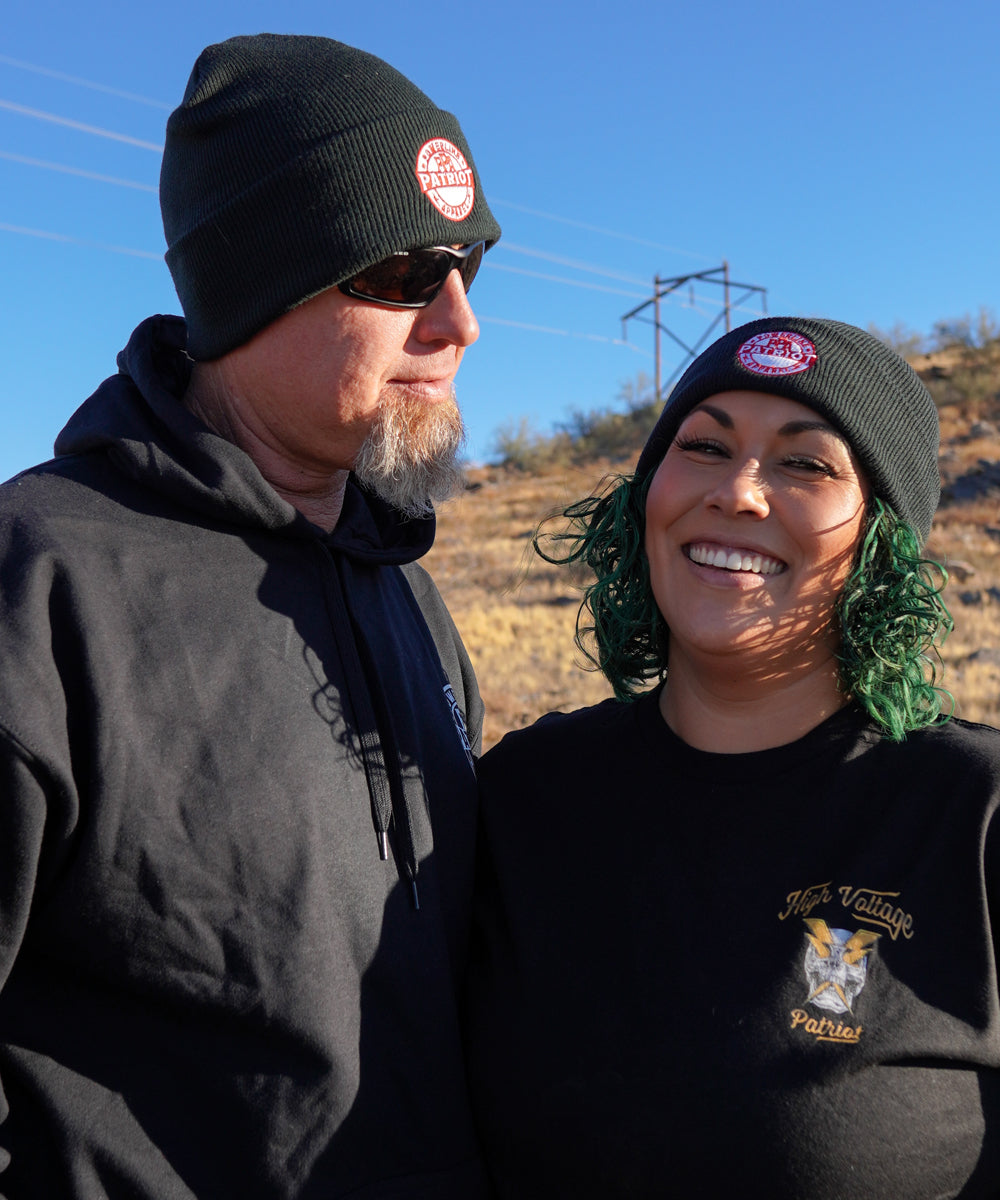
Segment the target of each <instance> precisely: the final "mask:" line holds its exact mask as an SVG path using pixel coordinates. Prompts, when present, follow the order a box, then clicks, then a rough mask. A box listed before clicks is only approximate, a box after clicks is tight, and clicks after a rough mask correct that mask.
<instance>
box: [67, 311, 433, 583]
mask: <svg viewBox="0 0 1000 1200" xmlns="http://www.w3.org/2000/svg"><path fill="white" fill-rule="evenodd" d="M186 341H187V330H186V326H185V323H184V321H183V319H182V318H181V317H172V316H156V317H150V318H148V320H145V321H143V322H142V324H141V325H139V326H138V327H137V328H136V330H135V331H134V333H133V334H132V336H131V338H130V339H129V342H128V345H127V346H126V347H125V349H124V350H122V351H121V353H120V354H119V355H118V374H117V375H112V376H111V377H110V378H108V379H106V380H105V381H104V382H103V383H102V384H101V385H100V387H98V389H97V390H96V391H95V392H94V394H93V395H92V396H90V397H89V398H88V399H87V400H85V401H84V402H83V404H82V405H81V406H80V408H78V409H77V411H76V412H75V413H74V414H73V416H72V417H70V419H69V421H68V422H67V423H66V426H65V428H64V429H63V430H62V431H61V432H60V434H59V436H58V437H57V438H56V442H55V452H56V454H57V455H59V456H64V455H78V454H90V453H95V452H103V453H106V454H107V455H108V456H109V458H110V459H111V461H112V462H113V463H114V464H115V466H116V467H117V468H118V469H119V470H120V471H122V472H123V473H124V474H126V475H128V476H129V477H131V478H133V479H135V480H137V481H138V482H141V483H142V485H143V486H144V487H146V488H149V489H151V490H152V491H154V492H159V493H161V494H162V495H164V496H166V497H168V498H169V499H171V500H172V501H173V502H175V503H179V504H182V505H183V506H184V507H186V508H188V509H190V510H192V511H194V512H197V513H199V514H201V515H202V516H204V517H207V518H209V519H210V520H213V521H222V522H224V523H227V524H233V525H238V526H244V527H250V528H256V529H267V530H273V531H285V532H286V533H288V534H289V535H290V536H292V537H317V536H323V537H325V538H326V540H328V541H329V543H330V545H331V547H333V548H335V549H337V550H339V551H341V552H342V553H344V554H346V555H347V556H348V557H350V558H352V559H355V560H358V561H362V562H368V563H372V564H385V565H391V564H402V563H407V562H413V561H415V560H416V559H418V558H420V557H421V556H422V555H423V554H426V553H427V551H428V550H429V549H430V548H431V545H432V544H433V542H434V531H435V520H434V517H433V516H428V517H420V518H416V519H414V518H408V517H404V516H403V515H402V514H401V513H399V512H398V511H396V510H395V509H393V508H391V507H390V506H389V505H387V504H386V503H385V502H384V501H382V500H380V499H379V497H377V496H375V495H373V494H372V493H371V492H369V491H367V490H366V489H363V488H362V487H361V486H360V485H359V484H358V483H357V481H356V480H355V479H354V477H353V475H352V476H351V478H350V480H349V481H348V485H347V490H346V494H345V497H344V507H343V510H342V512H341V516H340V520H339V521H338V523H337V527H336V528H335V529H334V530H333V532H332V533H331V534H329V535H321V534H320V532H319V531H318V529H317V527H316V526H315V525H313V524H312V523H311V522H309V521H308V520H307V519H306V518H305V517H303V516H302V514H301V513H299V512H298V511H297V510H296V509H295V508H294V506H293V505H291V504H289V503H288V501H287V500H284V499H282V497H281V496H279V495H278V493H277V492H276V491H275V490H274V489H273V488H272V487H271V485H270V484H269V483H268V482H267V480H266V479H265V478H264V477H263V475H261V473H260V471H259V470H258V469H257V467H256V466H255V465H254V462H253V460H252V459H251V458H250V457H249V455H247V454H246V453H245V452H244V451H243V450H241V449H240V448H239V447H238V446H236V445H234V444H233V443H232V442H229V441H227V440H226V439H225V438H223V437H220V436H219V434H217V433H215V432H213V431H212V430H211V429H209V428H208V427H207V426H206V425H204V424H203V423H202V422H201V421H200V420H199V419H198V418H197V417H195V416H194V415H193V414H192V413H191V412H189V411H188V409H187V408H186V407H185V406H184V404H183V403H182V402H181V398H182V397H183V395H184V392H185V390H186V388H187V385H188V381H189V379H190V377H191V366H192V364H191V360H190V359H189V358H188V356H187V354H186V352H185V345H186Z"/></svg>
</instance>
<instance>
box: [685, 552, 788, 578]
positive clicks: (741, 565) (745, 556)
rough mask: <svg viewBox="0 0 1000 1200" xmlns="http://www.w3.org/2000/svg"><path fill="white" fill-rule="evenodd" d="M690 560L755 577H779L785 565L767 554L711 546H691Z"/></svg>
mask: <svg viewBox="0 0 1000 1200" xmlns="http://www.w3.org/2000/svg"><path fill="white" fill-rule="evenodd" d="M688 558H690V559H691V561H692V562H696V563H700V564H701V565H702V566H706V567H721V568H722V569H723V570H726V571H752V572H753V573H754V574H755V575H777V574H778V573H779V572H780V571H783V570H784V569H785V564H784V563H783V562H781V561H780V560H779V559H777V558H768V556H767V555H766V554H755V553H751V552H750V551H749V550H745V551H741V550H721V549H714V548H713V547H710V546H689V547H688Z"/></svg>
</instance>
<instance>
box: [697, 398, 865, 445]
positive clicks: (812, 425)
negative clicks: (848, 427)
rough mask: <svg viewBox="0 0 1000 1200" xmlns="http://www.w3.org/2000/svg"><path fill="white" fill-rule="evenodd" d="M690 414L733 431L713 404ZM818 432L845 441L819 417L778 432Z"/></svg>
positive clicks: (730, 420)
mask: <svg viewBox="0 0 1000 1200" xmlns="http://www.w3.org/2000/svg"><path fill="white" fill-rule="evenodd" d="M691 412H692V413H696V412H703V413H708V415H709V416H710V417H711V418H712V420H713V421H715V422H717V424H719V425H721V426H722V427H723V429H733V428H734V425H733V418H732V417H731V416H730V415H729V413H727V412H726V410H725V409H724V408H716V407H715V405H714V404H699V405H698V407H697V408H694V409H692V410H691ZM813 430H815V431H818V432H819V433H832V434H833V435H834V437H838V438H840V439H841V441H844V440H846V439H845V438H844V436H843V434H842V433H841V432H840V430H839V429H835V428H834V427H833V426H832V425H831V424H830V423H829V422H828V421H823V420H821V419H820V418H819V417H816V418H814V419H812V420H810V419H809V418H805V419H803V420H799V421H788V422H786V423H785V424H784V425H782V426H781V428H780V429H779V430H778V434H779V435H780V436H781V437H793V436H794V435H795V434H797V433H809V432H810V431H813Z"/></svg>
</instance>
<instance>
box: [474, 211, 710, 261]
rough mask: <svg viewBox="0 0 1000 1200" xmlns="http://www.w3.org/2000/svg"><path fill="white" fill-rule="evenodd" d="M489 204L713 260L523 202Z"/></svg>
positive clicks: (655, 247) (661, 248) (653, 247)
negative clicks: (543, 210) (531, 206)
mask: <svg viewBox="0 0 1000 1200" xmlns="http://www.w3.org/2000/svg"><path fill="white" fill-rule="evenodd" d="M489 200H490V204H497V205H499V206H500V207H501V208H512V209H514V210H515V211H516V212H523V213H527V214H528V215H529V216H531V217H541V218H542V219H543V220H545V221H558V222H559V223H560V224H562V225H573V226H575V227H576V228H577V229H586V230H588V231H589V232H590V233H600V234H603V235H604V236H605V237H612V238H618V239H619V240H621V241H623V242H635V243H636V245H638V246H649V247H650V248H651V249H653V250H667V251H668V252H669V253H671V254H682V255H684V257H685V258H695V259H697V260H698V261H699V262H714V261H715V260H714V259H713V258H710V257H709V256H708V255H706V254H697V253H695V251H693V250H681V249H680V247H678V246H665V245H664V244H663V243H662V242H651V241H648V240H647V239H646V238H641V237H636V236H635V235H634V234H631V233H618V232H617V231H616V230H614V229H604V228H602V227H601V226H600V225H588V224H587V222H586V221H577V220H575V219H574V218H573V217H562V216H559V215H558V214H556V213H548V212H541V211H540V210H539V209H537V208H528V207H527V206H526V205H524V204H515V203H514V202H513V201H512V200H498V199H497V198H496V197H495V196H490V198H489Z"/></svg>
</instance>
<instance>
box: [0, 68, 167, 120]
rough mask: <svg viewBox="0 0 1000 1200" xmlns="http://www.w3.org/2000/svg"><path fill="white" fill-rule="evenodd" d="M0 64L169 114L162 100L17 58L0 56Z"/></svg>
mask: <svg viewBox="0 0 1000 1200" xmlns="http://www.w3.org/2000/svg"><path fill="white" fill-rule="evenodd" d="M0 63H3V64H4V65H5V66H8V67H19V68H20V69H21V70H22V71H34V73H35V74H36V75H47V76H48V77H49V79H59V80H62V82H63V83H75V84H76V85H77V86H78V87H86V88H92V89H93V90H94V91H95V92H106V93H107V94H108V95H109V96H118V97H120V98H121V99H122V100H133V101H135V103H136V104H148V105H149V106H150V107H151V108H162V109H165V110H166V111H167V112H170V111H171V109H172V108H173V105H172V104H165V103H164V102H163V101H162V100H151V99H150V98H149V97H148V96H137V95H136V94H135V93H134V92H123V91H121V89H120V88H114V87H108V85H107V84H106V83H95V82H94V81H93V80H92V79H80V78H79V77H78V76H76V75H65V74H64V73H63V72H62V71H53V70H51V69H50V68H49V67H39V66H36V65H35V64H34V63H26V62H21V60H20V59H18V58H8V57H7V55H6V54H0Z"/></svg>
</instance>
